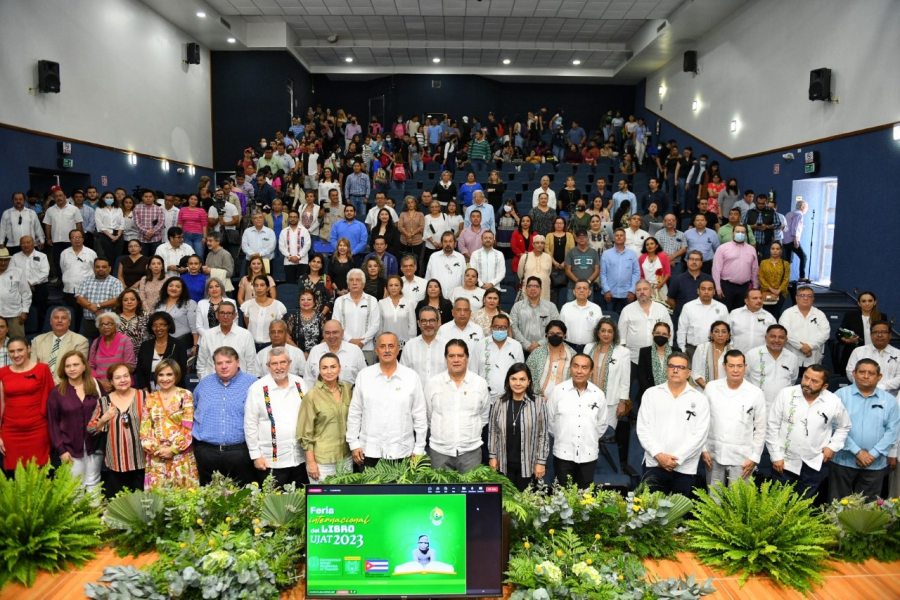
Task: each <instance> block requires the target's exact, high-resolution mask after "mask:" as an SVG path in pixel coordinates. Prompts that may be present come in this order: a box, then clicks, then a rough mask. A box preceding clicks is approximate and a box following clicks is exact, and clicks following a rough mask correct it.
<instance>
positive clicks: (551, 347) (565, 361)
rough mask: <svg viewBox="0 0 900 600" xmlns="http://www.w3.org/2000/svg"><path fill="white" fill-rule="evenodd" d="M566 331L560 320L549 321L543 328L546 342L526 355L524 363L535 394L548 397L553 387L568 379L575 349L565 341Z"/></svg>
mask: <svg viewBox="0 0 900 600" xmlns="http://www.w3.org/2000/svg"><path fill="white" fill-rule="evenodd" d="M567 332H568V327H566V324H565V323H563V322H562V321H559V320H557V319H554V320H552V321H550V322H549V323H547V326H546V327H545V328H544V335H545V336H546V338H547V342H546V343H544V344H541V345H540V346H538V348H537V349H536V350H535V351H534V352H532V353H531V354H529V355H528V360H527V361H526V363H525V364H526V365H527V366H528V369H529V370H530V371H531V377H532V391H533V392H534V395H535V396H542V397H544V398H549V397H550V393H551V392H552V391H553V388H554V387H555V386H557V385H559V384H560V383H562V382H563V381H565V380H566V379H568V377H569V366H570V364H571V362H572V357H574V356H575V350H573V349H572V347H571V346H569V345H568V344H566V343H565V341H566V333H567Z"/></svg>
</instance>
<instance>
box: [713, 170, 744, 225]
mask: <svg viewBox="0 0 900 600" xmlns="http://www.w3.org/2000/svg"><path fill="white" fill-rule="evenodd" d="M740 199H741V195H740V193H739V192H738V182H737V179H735V178H734V177H732V178H730V179H729V180H728V184H727V185H726V186H725V189H724V190H722V191H721V192H719V198H718V201H719V214H720V215H721V217H722V222H723V224H724V223H727V222H728V213H729V212H731V209H732V208H734V205H735V204H737V202H738V200H740Z"/></svg>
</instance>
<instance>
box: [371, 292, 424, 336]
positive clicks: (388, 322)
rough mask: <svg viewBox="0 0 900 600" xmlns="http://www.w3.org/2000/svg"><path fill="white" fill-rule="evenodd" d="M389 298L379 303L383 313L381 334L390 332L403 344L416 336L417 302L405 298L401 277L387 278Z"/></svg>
mask: <svg viewBox="0 0 900 600" xmlns="http://www.w3.org/2000/svg"><path fill="white" fill-rule="evenodd" d="M386 289H387V297H386V298H382V299H381V300H379V301H378V309H379V310H380V311H381V333H385V332H390V333H393V334H394V335H396V336H397V338H398V339H399V340H400V343H401V344H403V343H405V342H407V341H409V340H410V339H412V338H414V337H415V336H416V306H415V302H413V301H411V300H408V299H407V298H404V297H403V279H402V278H401V277H400V275H391V276H389V277H388V278H387V285H386Z"/></svg>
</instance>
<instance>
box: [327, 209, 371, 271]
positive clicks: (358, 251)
mask: <svg viewBox="0 0 900 600" xmlns="http://www.w3.org/2000/svg"><path fill="white" fill-rule="evenodd" d="M341 238H347V240H348V241H349V242H350V250H351V252H353V257H354V258H355V259H356V264H360V261H361V260H362V257H363V255H364V254H365V252H366V244H367V243H368V242H369V232H368V230H366V225H365V223H363V222H362V221H357V220H356V209H355V208H353V205H352V204H346V205H344V220H343V221H338V222H337V223H335V224H334V225H333V226H332V227H331V240H330V241H331V247H332V248H335V249H337V243H338V240H339V239H341Z"/></svg>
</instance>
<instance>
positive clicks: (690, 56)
mask: <svg viewBox="0 0 900 600" xmlns="http://www.w3.org/2000/svg"><path fill="white" fill-rule="evenodd" d="M683 70H684V72H685V73H695V74H696V73H697V72H698V71H697V51H696V50H687V51H686V52H685V53H684V69H683Z"/></svg>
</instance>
